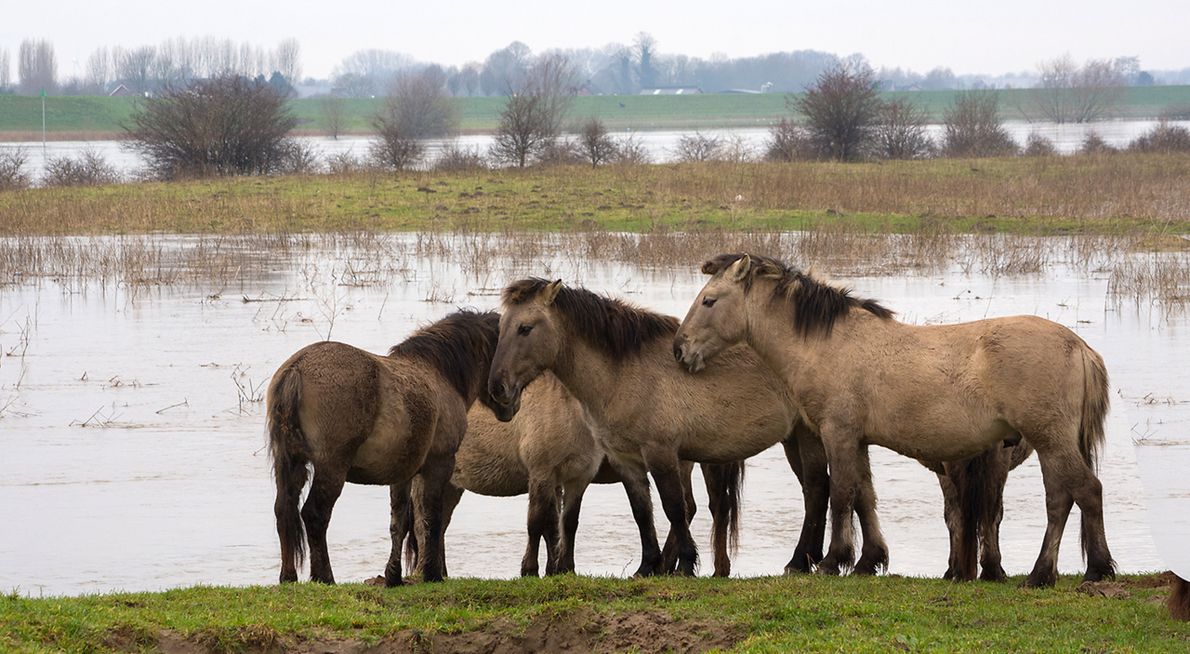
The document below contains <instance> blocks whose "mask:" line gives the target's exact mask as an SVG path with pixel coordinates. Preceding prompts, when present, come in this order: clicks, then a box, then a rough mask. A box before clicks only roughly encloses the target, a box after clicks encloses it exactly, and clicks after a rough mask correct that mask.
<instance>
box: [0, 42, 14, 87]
mask: <svg viewBox="0 0 1190 654" xmlns="http://www.w3.org/2000/svg"><path fill="white" fill-rule="evenodd" d="M10 86H12V62H11V61H10V60H9V54H8V48H0V93H3V92H4V91H5V90H6V89H8V87H10Z"/></svg>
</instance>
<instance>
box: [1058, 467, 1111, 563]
mask: <svg viewBox="0 0 1190 654" xmlns="http://www.w3.org/2000/svg"><path fill="white" fill-rule="evenodd" d="M1063 470H1064V471H1066V473H1067V475H1068V479H1069V484H1070V492H1071V495H1072V496H1073V497H1074V501H1075V503H1076V504H1078V510H1079V512H1080V513H1081V514H1082V517H1081V522H1082V524H1081V526H1080V536H1081V542H1082V548H1083V557H1084V558H1085V559H1086V561H1087V571H1086V573H1085V574H1084V575H1083V581H1100V580H1102V579H1104V578H1105V577H1106V578H1111V577H1115V576H1116V562H1115V561H1113V560H1112V556H1111V550H1109V549H1108V547H1107V535H1106V534H1105V530H1104V527H1103V484H1102V483H1100V481H1099V479H1098V478H1097V477H1096V476H1095V472H1094V471H1093V470H1092V469H1091V466H1090V465H1089V464H1087V463H1086V462H1085V461H1083V459H1082V458H1081V457H1073V456H1072V457H1069V458H1068V459H1067V460H1066V462H1065V465H1063Z"/></svg>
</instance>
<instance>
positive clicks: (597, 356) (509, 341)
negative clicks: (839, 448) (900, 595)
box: [489, 279, 888, 574]
mask: <svg viewBox="0 0 1190 654" xmlns="http://www.w3.org/2000/svg"><path fill="white" fill-rule="evenodd" d="M677 324H678V321H677V319H675V318H671V317H669V316H662V315H659V314H655V313H651V312H649V311H645V310H643V309H639V308H637V307H633V306H631V305H628V304H626V303H624V302H621V301H619V300H614V299H608V298H603V297H600V296H598V295H596V294H594V293H591V292H590V291H586V290H583V289H573V288H566V287H564V286H563V285H562V283H561V281H556V282H548V281H546V280H542V279H527V280H523V281H519V282H516V283H513V284H512V285H510V286H509V287H508V288H507V289H505V291H504V295H503V313H502V316H501V319H500V341H499V345H498V346H497V348H496V354H495V356H494V358H493V360H492V369H491V375H490V377H489V392H490V393H491V395H492V399H493V400H494V401H495V402H497V403H498V404H501V405H503V406H504V407H506V409H505V411H506V412H512V411H515V409H516V407H517V406H518V405H519V403H520V400H521V392H522V390H523V389H524V388H525V387H526V386H527V385H528V384H529V382H531V381H533V380H534V379H536V378H537V377H538V376H539V375H541V373H542V372H543V371H545V370H550V371H552V372H553V373H554V374H555V375H556V376H557V377H558V379H559V380H561V382H562V383H563V384H564V385H565V386H566V388H567V389H568V390H569V391H570V392H571V393H572V394H573V395H574V397H575V398H577V399H578V401H579V402H580V403H582V405H583V407H584V409H585V410H586V411H587V413H588V415H589V417H590V420H591V424H592V425H593V426H594V428H595V431H596V438H597V440H598V441H599V443H600V444H601V446H602V447H603V449H604V450H605V451H606V452H607V454H608V456H609V459H610V460H611V461H612V462H613V463H614V464H615V466H616V467H617V469H618V470H619V471H620V472H621V474H622V475H623V476H624V480H625V483H626V484H639V485H642V486H643V485H644V484H647V481H646V477H645V475H646V473H647V472H649V473H652V475H653V479H654V481H655V482H656V484H657V490H658V492H659V494H660V495H661V502H662V506H663V508H664V509H665V514H666V517H667V518H668V519H669V522H670V529H671V531H672V532H673V533H675V534H676V538H677V548H678V570H679V571H680V572H681V573H683V574H693V573H694V569H695V565H696V561H697V548H696V546H695V544H694V542H693V540H692V539H691V538H690V532H689V529H688V527H687V523H688V521H687V518H686V511H687V509H686V506H685V502H684V499H683V495H684V494H683V488H682V482H681V466H680V461H682V460H687V461H698V462H707V463H730V462H733V461H741V460H744V459H746V458H748V457H750V456H753V455H755V454H757V453H758V452H760V451H762V450H764V449H767V448H768V447H770V446H771V445H773V444H775V443H782V442H784V444H785V445H786V454H787V456H788V457H789V459H790V461H791V465H792V466H793V468H794V471H795V472H797V473H798V474H799V476H800V477H801V479H802V482H803V486H804V488H805V490H806V492H805V493H804V496H805V501H806V513H805V522H804V523H803V529H802V536H801V539H800V540H799V542H798V548H797V549H796V550H795V553H794V557H793V559H792V560H791V561H790V565H789V566H788V567H787V569H790V570H805V569H808V568H809V565H810V564H811V563H812V562H813V561H815V560H817V559H818V558H820V556H821V554H820V552H821V545H822V541H821V529H822V522H821V521H822V520H823V518H824V516H825V511H826V500H827V498H826V496H825V494H823V493H821V492H820V489H821V488H822V486H823V485H824V483H825V482H826V466H825V458H824V457H825V454H824V453H823V452H822V446H821V443H820V442H819V441H818V439H817V438H815V437H814V436H813V434H811V433H810V432H809V431H807V430H805V429H800V428H799V429H798V430H796V432H795V427H796V426H797V425H798V424H799V421H798V415H797V411H796V410H795V409H794V407H793V404H792V403H791V402H790V398H789V395H788V393H786V392H785V390H784V386H783V384H781V382H780V380H779V379H778V378H777V377H775V376H774V375H773V374H772V373H770V372H768V371H767V370H766V369H765V367H764V366H763V365H761V362H760V360H759V359H758V358H757V356H756V355H755V354H754V353H752V352H751V351H750V350H748V349H747V348H737V349H735V350H733V351H732V352H730V353H728V354H727V355H726V356H724V357H723V358H722V361H721V362H720V363H719V365H716V366H712V367H711V368H710V369H708V373H709V374H707V375H705V376H699V377H696V378H691V377H689V376H688V375H686V374H685V373H683V372H682V370H681V369H680V367H679V366H678V365H677V364H676V363H675V362H674V360H673V357H672V355H671V353H670V351H671V350H670V343H671V339H672V337H673V335H674V333H675V332H676V330H677ZM692 381H693V383H692ZM870 489H871V486H870V484H867V485H863V484H861V490H866V491H868V492H870ZM856 507H857V508H858V509H859V511H860V517H861V524H862V525H864V527H865V533H866V534H867V533H869V527H871V530H870V534H871V539H870V540H869V539H866V540H865V550H864V557H863V559H862V560H861V562H862V563H863V565H864V566H865V569H867V570H868V571H870V572H875V571H876V569H877V568H878V567H881V566H883V565H886V564H887V560H888V552H887V548H886V547H884V545H883V541H882V539H881V537H880V531H879V526H878V524H877V523H876V521H875V510H874V507H875V496H874V495H872V496H871V497H870V498H867V497H861V501H860V502H858V503H856ZM634 513H637V516H636V517H637V523H638V525H641V527H642V535H643V534H644V533H645V529H646V523H647V524H648V525H651V521H652V516H651V513H647V514H644V515H642V514H641V512H638V510H637V508H636V507H634ZM847 515H850V509H849V510H848V514H847ZM649 529H650V530H651V527H650V528H649ZM816 530H817V531H818V533H819V536H818V540H817V543H815V536H814V533H815V531H816ZM642 538H643V536H642ZM652 541H653V543H655V542H656V541H655V536H653V537H652ZM816 545H817V548H818V551H817V552H815V546H816ZM645 549H646V556H645V558H644V560H643V561H642V563H641V569H640V570H638V574H649V573H650V572H652V571H653V570H655V569H656V565H657V561H659V560H660V554H659V553H655V549H656V545H655V544H653V545H650V544H648V543H645Z"/></svg>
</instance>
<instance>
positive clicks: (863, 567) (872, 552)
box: [855, 445, 888, 575]
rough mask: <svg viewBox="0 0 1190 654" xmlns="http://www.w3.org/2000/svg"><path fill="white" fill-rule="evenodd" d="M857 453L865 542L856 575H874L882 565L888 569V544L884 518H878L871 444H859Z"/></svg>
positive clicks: (859, 506) (858, 503)
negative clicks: (881, 521)
mask: <svg viewBox="0 0 1190 654" xmlns="http://www.w3.org/2000/svg"><path fill="white" fill-rule="evenodd" d="M856 454H857V456H856V471H857V472H858V473H859V485H858V486H857V488H856V491H857V493H856V497H855V511H856V514H857V515H858V516H859V527H860V530H861V531H862V533H863V537H864V545H863V549H862V550H861V552H860V557H859V562H857V563H856V564H855V574H860V575H874V574H876V572H877V571H879V570H880V569H881V568H883V569H885V570H887V569H888V544H887V543H885V542H884V533H883V532H882V531H881V530H880V520H879V518H877V517H876V488H875V486H873V484H872V464H871V461H869V459H868V446H867V445H861V446H859V449H858V450H857V451H856Z"/></svg>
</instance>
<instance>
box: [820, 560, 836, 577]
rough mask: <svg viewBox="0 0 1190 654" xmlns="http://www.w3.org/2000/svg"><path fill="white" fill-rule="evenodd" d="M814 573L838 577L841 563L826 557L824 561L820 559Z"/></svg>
mask: <svg viewBox="0 0 1190 654" xmlns="http://www.w3.org/2000/svg"><path fill="white" fill-rule="evenodd" d="M814 574H816V575H827V576H831V577H838V576H839V565H838V564H837V563H834V562H832V561H827V560H826V559H823V560H822V561H819V562H818V566H817V567H815V568H814Z"/></svg>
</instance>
